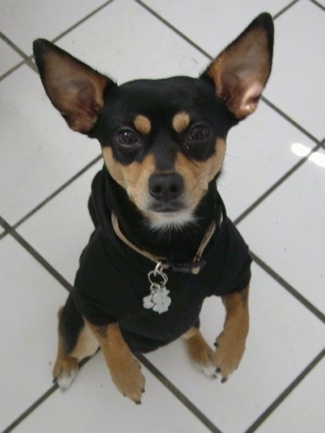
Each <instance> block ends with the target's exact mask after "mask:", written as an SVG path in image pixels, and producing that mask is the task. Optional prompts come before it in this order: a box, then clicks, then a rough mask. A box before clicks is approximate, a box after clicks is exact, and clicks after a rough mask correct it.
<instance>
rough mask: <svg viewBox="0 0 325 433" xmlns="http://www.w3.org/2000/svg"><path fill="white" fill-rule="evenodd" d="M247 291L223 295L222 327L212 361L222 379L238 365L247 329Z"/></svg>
mask: <svg viewBox="0 0 325 433" xmlns="http://www.w3.org/2000/svg"><path fill="white" fill-rule="evenodd" d="M248 291H249V288H248V287H247V288H246V289H245V290H244V291H241V292H235V293H231V294H229V295H226V296H223V297H222V301H223V304H224V306H225V308H226V319H225V323H224V328H223V331H222V332H221V334H220V335H219V336H218V338H217V340H216V346H217V349H216V352H215V355H214V362H215V365H216V367H217V369H219V370H220V372H221V375H222V377H223V378H224V379H226V378H227V376H228V375H229V374H230V373H232V372H233V371H234V370H235V369H236V368H237V367H238V365H239V363H240V361H241V359H242V356H243V354H244V351H245V344H246V338H247V334H248V330H249V311H248Z"/></svg>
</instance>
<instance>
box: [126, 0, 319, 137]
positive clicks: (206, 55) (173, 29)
mask: <svg viewBox="0 0 325 433" xmlns="http://www.w3.org/2000/svg"><path fill="white" fill-rule="evenodd" d="M134 1H135V2H136V3H138V4H139V5H140V6H142V7H143V8H144V9H145V10H146V11H147V12H149V13H150V14H151V15H153V16H154V17H155V18H157V19H158V20H159V21H160V22H162V23H163V24H164V25H166V26H167V27H168V28H169V29H170V30H172V31H173V32H174V33H176V34H177V35H178V36H180V37H181V38H182V39H184V40H185V41H186V42H187V43H188V44H190V45H191V46H192V47H193V48H195V49H196V50H198V51H199V52H200V53H201V54H203V55H204V56H205V57H206V58H207V59H208V60H210V61H211V60H213V59H214V58H215V56H211V55H210V54H209V53H208V52H207V51H205V50H204V49H203V48H202V47H200V46H199V45H197V44H196V43H195V42H194V41H193V40H192V39H190V38H189V37H188V36H186V35H185V34H184V33H182V32H181V31H180V30H178V29H177V28H176V27H175V26H173V24H171V23H170V22H169V21H167V20H166V19H165V18H163V17H162V16H161V15H159V14H158V13H157V12H156V11H155V10H153V9H151V8H150V7H149V6H148V5H146V4H145V3H143V2H142V1H141V0H134ZM298 1H300V0H294V1H293V2H292V3H290V4H289V5H287V7H285V8H284V9H283V10H281V11H279V12H278V13H277V14H275V15H274V17H273V18H274V19H276V18H277V17H278V16H280V14H281V15H282V13H284V12H286V11H287V10H288V9H289V8H291V7H292V6H293V5H295V4H296V3H297V2H298ZM261 99H262V100H263V101H264V102H265V103H266V104H267V105H268V106H269V107H270V108H271V109H273V110H274V111H276V113H277V114H279V115H280V116H282V117H283V118H284V119H285V120H287V121H288V122H289V123H290V124H291V125H293V126H294V127H295V128H297V129H299V131H301V132H302V133H303V134H305V135H307V137H308V138H310V139H311V140H313V141H314V142H315V143H316V144H319V140H318V139H317V138H316V137H314V136H313V135H312V134H311V133H310V132H308V131H307V130H305V129H304V128H302V127H301V126H300V125H299V123H297V122H296V121H295V120H294V119H292V118H291V117H289V116H288V115H287V114H285V113H284V112H283V111H282V110H281V109H280V108H278V107H277V106H276V105H274V104H273V103H272V102H271V101H269V100H268V99H267V98H265V96H262V97H261Z"/></svg>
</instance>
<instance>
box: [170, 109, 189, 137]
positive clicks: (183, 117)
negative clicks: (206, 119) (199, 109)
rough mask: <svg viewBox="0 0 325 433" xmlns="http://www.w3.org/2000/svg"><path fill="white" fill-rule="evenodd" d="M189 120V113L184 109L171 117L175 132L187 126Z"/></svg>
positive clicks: (179, 131)
mask: <svg viewBox="0 0 325 433" xmlns="http://www.w3.org/2000/svg"><path fill="white" fill-rule="evenodd" d="M190 121H191V119H190V115H189V114H188V113H186V111H181V112H180V113H177V114H175V116H174V117H173V120H172V125H173V128H174V129H175V131H176V132H178V133H181V132H183V131H184V130H185V129H186V128H187V127H188V126H189V124H190Z"/></svg>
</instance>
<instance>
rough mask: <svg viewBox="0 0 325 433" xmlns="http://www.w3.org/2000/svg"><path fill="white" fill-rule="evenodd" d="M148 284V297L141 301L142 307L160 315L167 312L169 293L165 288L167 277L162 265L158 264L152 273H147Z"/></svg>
mask: <svg viewBox="0 0 325 433" xmlns="http://www.w3.org/2000/svg"><path fill="white" fill-rule="evenodd" d="M148 280H149V282H150V295H148V296H145V297H144V298H143V299H142V302H143V307H144V308H146V309H148V310H151V309H152V310H153V311H155V312H156V313H159V314H162V313H165V312H166V311H168V309H169V306H170V304H171V302H172V300H171V298H170V297H169V296H168V295H169V293H170V291H169V290H167V288H166V283H167V281H168V277H167V275H166V274H165V272H164V271H163V268H162V264H161V263H160V262H159V263H158V264H157V266H156V267H155V269H154V270H153V271H150V272H149V273H148Z"/></svg>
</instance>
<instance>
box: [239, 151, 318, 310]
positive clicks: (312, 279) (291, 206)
mask: <svg viewBox="0 0 325 433" xmlns="http://www.w3.org/2000/svg"><path fill="white" fill-rule="evenodd" d="M324 160H325V152H324V150H320V151H318V152H316V153H315V154H314V155H313V157H312V158H311V160H309V161H308V162H307V163H306V164H304V165H303V166H302V167H301V168H300V169H299V170H298V171H297V172H295V173H294V174H293V175H292V176H291V177H290V178H289V179H288V180H287V181H286V182H285V183H284V184H283V185H281V187H279V188H278V189H277V190H276V191H275V192H273V193H272V194H271V195H270V196H269V197H268V198H267V200H265V201H264V202H263V203H262V204H260V205H259V206H258V208H256V209H255V210H254V211H253V212H252V214H250V215H249V216H248V217H247V218H245V219H244V220H243V221H242V222H241V223H240V224H239V228H240V230H241V231H242V233H244V235H245V237H246V239H247V240H248V241H249V244H250V247H251V249H252V251H253V252H254V253H255V254H257V255H258V256H259V257H260V258H261V259H262V260H263V261H265V262H266V263H268V265H270V266H271V267H272V268H273V269H274V270H275V271H276V272H277V273H279V274H280V275H281V276H282V277H283V278H284V279H285V280H286V281H287V282H288V283H289V284H291V285H292V286H293V287H294V288H295V289H297V290H298V291H299V292H300V293H301V294H302V295H303V296H305V297H306V298H307V299H308V300H309V301H310V302H312V303H313V304H314V305H315V306H316V307H317V308H318V309H319V310H321V311H325V299H324V277H325V274H324V271H325V257H324V242H325V235H324V230H323V227H324V219H325V203H324V200H321V197H323V196H324V185H325V170H324V168H325V163H324ZM318 164H321V165H322V166H319V165H318ZM266 246H267V248H266Z"/></svg>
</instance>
